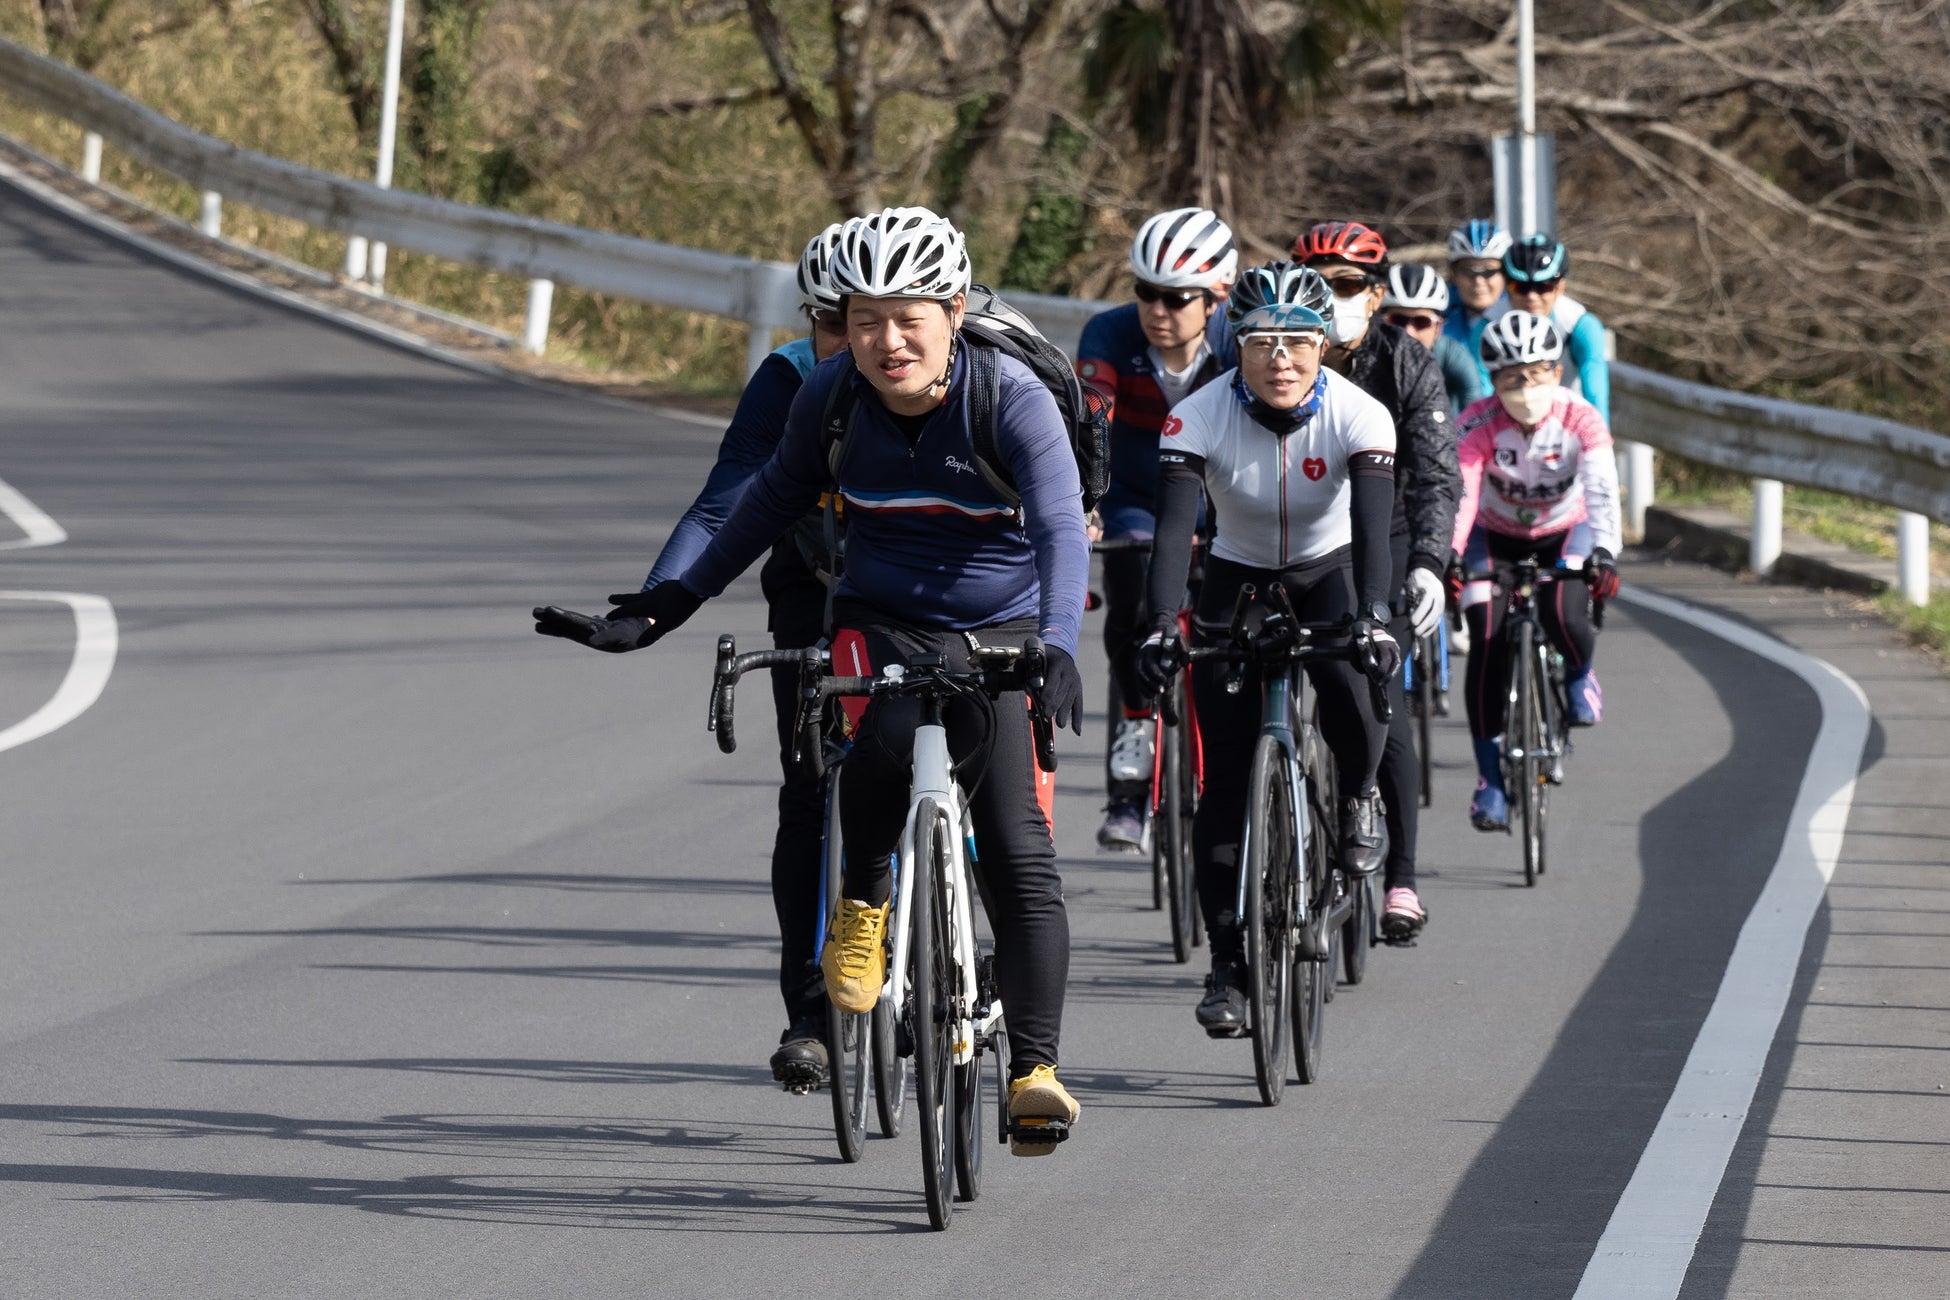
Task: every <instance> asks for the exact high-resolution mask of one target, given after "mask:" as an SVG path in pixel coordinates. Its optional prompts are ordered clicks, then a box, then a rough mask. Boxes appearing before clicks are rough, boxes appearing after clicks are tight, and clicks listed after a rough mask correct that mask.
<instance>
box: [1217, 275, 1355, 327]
mask: <svg viewBox="0 0 1950 1300" xmlns="http://www.w3.org/2000/svg"><path fill="white" fill-rule="evenodd" d="M1282 309H1286V310H1282ZM1226 315H1227V316H1228V317H1229V318H1230V319H1231V321H1232V332H1233V333H1235V334H1246V333H1250V332H1252V331H1253V330H1263V329H1276V330H1302V329H1325V328H1327V322H1329V321H1330V320H1332V319H1333V318H1334V291H1333V290H1332V289H1331V288H1329V287H1328V285H1327V281H1325V280H1323V279H1322V278H1321V276H1320V272H1318V271H1315V270H1312V269H1310V268H1308V267H1304V266H1295V265H1294V264H1293V263H1291V262H1268V263H1266V265H1264V266H1255V267H1253V268H1251V269H1250V270H1247V271H1245V272H1244V273H1242V274H1241V275H1240V277H1239V281H1238V283H1236V284H1234V285H1233V286H1232V293H1231V295H1230V296H1229V297H1227V299H1226Z"/></svg>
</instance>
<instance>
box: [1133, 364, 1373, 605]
mask: <svg viewBox="0 0 1950 1300" xmlns="http://www.w3.org/2000/svg"><path fill="white" fill-rule="evenodd" d="M1320 373H1321V380H1322V384H1321V387H1320V388H1319V389H1318V390H1317V391H1318V392H1319V394H1320V409H1319V410H1317V411H1315V412H1314V414H1313V416H1312V417H1311V418H1309V419H1308V420H1307V422H1306V423H1305V424H1303V425H1301V426H1300V428H1298V429H1296V430H1295V431H1294V432H1292V433H1290V434H1287V435H1286V436H1285V437H1281V436H1280V435H1279V434H1276V433H1274V432H1273V431H1272V430H1271V429H1268V428H1266V427H1265V426H1264V425H1262V424H1260V423H1258V422H1257V421H1255V420H1254V419H1253V418H1252V416H1250V415H1248V414H1246V408H1245V407H1244V406H1243V405H1242V404H1241V403H1240V400H1239V396H1238V384H1237V382H1236V380H1237V372H1236V371H1227V372H1226V373H1225V374H1223V375H1221V376H1219V377H1218V378H1217V379H1215V380H1213V381H1212V382H1211V383H1209V384H1207V385H1206V386H1205V387H1203V388H1201V389H1199V390H1198V391H1197V392H1195V393H1193V394H1192V395H1191V396H1190V397H1188V398H1186V399H1185V400H1184V401H1183V402H1180V403H1179V404H1178V405H1177V406H1174V407H1173V408H1172V410H1171V415H1170V416H1169V417H1168V418H1167V419H1166V420H1165V423H1164V427H1163V428H1162V429H1160V430H1159V431H1158V432H1159V439H1158V460H1159V463H1160V464H1171V463H1173V461H1174V460H1175V459H1176V460H1177V463H1179V464H1185V463H1187V462H1186V461H1185V460H1183V459H1180V458H1182V457H1186V456H1197V457H1200V458H1202V459H1203V461H1204V475H1205V490H1206V492H1207V493H1208V494H1209V495H1210V496H1211V498H1212V503H1213V505H1214V507H1215V508H1216V511H1217V514H1218V532H1217V534H1216V535H1215V536H1214V537H1213V538H1212V554H1214V555H1216V556H1218V557H1219V558H1220V559H1224V560H1231V561H1232V562H1233V563H1235V564H1244V565H1248V566H1250V567H1252V568H1256V569H1285V568H1289V567H1291V566H1292V565H1295V564H1303V563H1305V562H1306V561H1308V560H1317V559H1319V558H1320V557H1322V556H1323V555H1328V554H1330V553H1332V552H1334V551H1336V550H1339V549H1340V548H1341V547H1343V546H1347V545H1349V544H1350V543H1351V542H1352V541H1353V540H1354V521H1353V513H1354V512H1353V500H1354V497H1353V492H1352V490H1351V489H1350V488H1349V487H1348V461H1349V460H1350V459H1352V458H1353V457H1354V456H1356V455H1358V454H1360V453H1361V452H1367V451H1378V452H1387V453H1389V454H1390V455H1392V454H1393V453H1394V451H1395V422H1394V421H1393V420H1392V419H1390V418H1389V416H1388V408H1387V407H1385V406H1383V405H1382V404H1381V403H1380V402H1378V401H1376V400H1375V399H1374V398H1372V397H1370V396H1369V395H1368V394H1367V393H1366V392H1364V391H1362V390H1361V388H1360V387H1359V386H1357V385H1356V384H1355V383H1354V382H1353V381H1352V380H1349V379H1345V378H1343V377H1342V376H1340V375H1339V374H1337V373H1335V372H1334V371H1332V370H1329V369H1327V368H1325V367H1322V369H1321V372H1320Z"/></svg>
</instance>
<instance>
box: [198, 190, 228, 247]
mask: <svg viewBox="0 0 1950 1300" xmlns="http://www.w3.org/2000/svg"><path fill="white" fill-rule="evenodd" d="M196 228H197V229H198V230H201V231H202V232H203V233H204V234H206V235H208V236H209V237H210V238H212V239H215V238H216V237H217V236H219V235H221V234H222V233H223V195H221V194H219V193H217V192H216V191H215V190H205V191H203V211H202V213H201V215H199V216H198V217H197V220H196Z"/></svg>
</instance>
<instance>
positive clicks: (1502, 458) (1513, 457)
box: [1496, 447, 1517, 466]
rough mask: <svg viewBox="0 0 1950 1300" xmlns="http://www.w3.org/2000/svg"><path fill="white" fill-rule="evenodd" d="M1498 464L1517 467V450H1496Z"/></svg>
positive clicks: (1507, 448)
mask: <svg viewBox="0 0 1950 1300" xmlns="http://www.w3.org/2000/svg"><path fill="white" fill-rule="evenodd" d="M1496 463H1497V464H1499V465H1505V466H1508V465H1515V464H1516V463H1517V452H1516V448H1514V447H1498V448H1497V449H1496Z"/></svg>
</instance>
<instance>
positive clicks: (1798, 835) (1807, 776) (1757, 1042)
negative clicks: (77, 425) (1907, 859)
mask: <svg viewBox="0 0 1950 1300" xmlns="http://www.w3.org/2000/svg"><path fill="white" fill-rule="evenodd" d="M1622 595H1623V598H1624V599H1626V600H1628V601H1629V603H1631V604H1634V605H1637V606H1639V607H1641V608H1643V609H1648V610H1651V611H1653V612H1655V613H1658V614H1663V615H1665V616H1666V617H1668V618H1676V619H1678V620H1680V621H1681V622H1685V623H1690V624H1692V625H1693V626H1694V627H1696V628H1699V629H1700V630H1701V631H1703V632H1707V633H1710V634H1711V635H1713V636H1716V637H1719V638H1720V639H1721V640H1723V641H1728V642H1731V643H1732V644H1733V645H1736V646H1738V647H1740V648H1741V649H1743V650H1746V651H1748V652H1749V653H1751V654H1756V655H1759V656H1760V657H1761V658H1763V659H1766V660H1769V661H1771V662H1773V663H1777V664H1779V665H1780V666H1781V667H1783V668H1786V669H1787V670H1788V671H1789V672H1791V673H1794V674H1795V675H1796V676H1798V677H1799V678H1801V680H1802V681H1804V682H1806V683H1807V684H1808V686H1809V687H1810V688H1811V689H1812V690H1813V691H1814V693H1815V697H1816V698H1817V699H1818V700H1819V701H1820V703H1821V729H1820V731H1819V732H1818V733H1817V734H1816V736H1815V743H1814V747H1813V749H1812V750H1811V751H1810V753H1809V755H1808V766H1807V770H1806V772H1805V773H1804V774H1803V776H1802V778H1801V791H1800V793H1799V795H1797V796H1796V798H1795V801H1794V811H1793V813H1792V814H1791V815H1790V816H1789V818H1788V830H1787V836H1786V838H1785V839H1784V840H1783V842H1782V844H1781V855H1780V857H1779V858H1778V859H1777V860H1776V861H1775V863H1774V870H1773V871H1772V872H1771V873H1770V874H1769V875H1768V877H1767V884H1766V885H1765V886H1764V887H1763V888H1762V890H1761V893H1760V897H1759V898H1758V899H1756V900H1755V902H1754V906H1753V910H1752V911H1750V912H1749V913H1748V914H1747V920H1746V923H1745V924H1744V925H1742V926H1741V928H1740V938H1739V941H1738V942H1737V943H1736V944H1735V945H1734V949H1733V957H1732V958H1731V960H1729V961H1728V962H1727V970H1726V974H1725V976H1723V977H1722V979H1721V981H1720V991H1719V994H1718V995H1717V996H1716V997H1715V998H1714V999H1713V1007H1712V1009H1711V1010H1710V1011H1708V1012H1707V1015H1706V1023H1705V1024H1703V1025H1701V1026H1700V1030H1699V1036H1698V1037H1697V1038H1696V1039H1694V1040H1693V1050H1692V1052H1691V1053H1690V1054H1689V1055H1688V1056H1687V1058H1686V1065H1685V1068H1684V1069H1683V1070H1681V1071H1680V1075H1679V1083H1678V1085H1677V1086H1676V1087H1674V1089H1673V1092H1672V1096H1671V1098H1669V1099H1668V1100H1667V1102H1666V1109H1665V1113H1664V1114H1662V1115H1661V1116H1660V1117H1659V1124H1658V1127H1657V1128H1655V1129H1654V1130H1653V1132H1652V1138H1651V1140H1650V1141H1648V1142H1647V1143H1646V1144H1645V1151H1644V1153H1643V1154H1641V1155H1640V1156H1639V1163H1638V1167H1637V1168H1636V1169H1634V1170H1633V1171H1632V1180H1631V1182H1630V1183H1628V1184H1627V1185H1626V1187H1625V1194H1624V1195H1623V1196H1621V1197H1620V1198H1619V1201H1618V1204H1617V1206H1616V1207H1614V1208H1613V1210H1612V1215H1611V1221H1610V1222H1609V1223H1608V1224H1606V1225H1605V1235H1604V1236H1603V1237H1602V1238H1600V1239H1599V1242H1598V1248H1597V1250H1595V1251H1594V1252H1593V1253H1592V1256H1591V1262H1590V1263H1589V1264H1587V1265H1586V1266H1585V1270H1584V1277H1583V1279H1582V1280H1581V1281H1580V1282H1579V1283H1578V1289H1577V1294H1576V1295H1575V1296H1574V1297H1573V1300H1672V1298H1673V1297H1676V1296H1677V1295H1678V1294H1679V1289H1680V1287H1681V1286H1682V1285H1684V1284H1685V1281H1686V1270H1687V1268H1688V1267H1690V1265H1691V1264H1692V1259H1693V1251H1694V1249H1695V1248H1696V1247H1697V1246H1698V1245H1699V1235H1700V1231H1701V1230H1702V1229H1703V1228H1704V1227H1705V1226H1706V1216H1707V1214H1708V1213H1709V1212H1710V1211H1711V1210H1712V1208H1713V1200H1714V1197H1715V1196H1717V1195H1718V1194H1719V1190H1720V1180H1721V1179H1722V1178H1723V1177H1724V1176H1725V1174H1726V1168H1727V1161H1728V1159H1729V1158H1731V1156H1732V1155H1733V1145H1734V1143H1735V1141H1737V1140H1738V1139H1739V1137H1740V1130H1741V1128H1742V1126H1743V1125H1744V1124H1745V1123H1746V1120H1747V1111H1748V1108H1749V1107H1751V1106H1752V1105H1753V1100H1754V1089H1755V1087H1756V1086H1757V1085H1758V1084H1759V1082H1760V1072H1761V1067H1762V1066H1763V1065H1764V1064H1765V1063H1766V1060H1767V1051H1768V1048H1769V1047H1770V1046H1771V1045H1772V1043H1773V1041H1774V1034H1775V1032H1776V1031H1777V1030H1778V1029H1779V1028H1780V1024H1781V1015H1782V1013H1783V1012H1784V1011H1785V1010H1786V1008H1787V1000H1788V994H1789V993H1790V992H1791V991H1792V989H1793V986H1794V973H1795V969H1796V967H1797V966H1798V965H1799V963H1800V960H1801V949H1802V947H1803V945H1804V944H1805V943H1806V941H1807V936H1808V926H1809V924H1810V923H1811V922H1812V921H1813V920H1814V915H1815V911H1816V909H1817V908H1818V907H1819V906H1820V905H1821V899H1822V895H1823V893H1824V892H1825V891H1826V890H1827V888H1828V881H1829V879H1830V877H1832V876H1833V875H1834V874H1835V862H1836V859H1837V858H1839V857H1840V855H1841V851H1842V836H1843V833H1844V832H1845V831H1846V830H1847V829H1848V814H1849V806H1850V804H1851V803H1852V802H1853V801H1854V799H1855V778H1856V773H1857V772H1858V771H1859V770H1860V768H1861V765H1862V750H1863V746H1864V745H1865V744H1867V742H1868V738H1869V703H1868V699H1867V697H1865V696H1864V695H1863V694H1862V688H1861V687H1859V686H1857V685H1856V684H1855V682H1854V681H1853V680H1852V679H1851V678H1849V677H1848V676H1847V675H1846V674H1845V673H1843V672H1841V670H1839V669H1837V668H1836V667H1835V666H1834V665H1832V664H1829V663H1825V662H1823V661H1822V660H1820V659H1816V658H1814V657H1813V656H1812V655H1805V654H1803V653H1801V652H1800V651H1799V650H1796V649H1794V648H1793V647H1792V646H1789V645H1786V644H1784V643H1782V642H1779V641H1776V640H1773V639H1772V638H1770V637H1767V636H1764V635H1762V634H1761V633H1759V632H1755V631H1753V630H1752V629H1750V628H1747V627H1743V626H1741V625H1740V624H1738V623H1736V622H1734V621H1733V620H1731V619H1728V618H1723V617H1721V616H1720V615H1717V614H1710V613H1707V612H1706V611H1704V610H1699V609H1695V608H1693V607H1692V606H1690V605H1686V604H1683V603H1682V602H1680V601H1676V600H1672V599H1669V598H1668V597H1665V596H1659V595H1655V594H1654V593H1652V592H1648V591H1643V590H1638V589H1634V590H1632V591H1630V592H1628V593H1623V594H1622Z"/></svg>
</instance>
